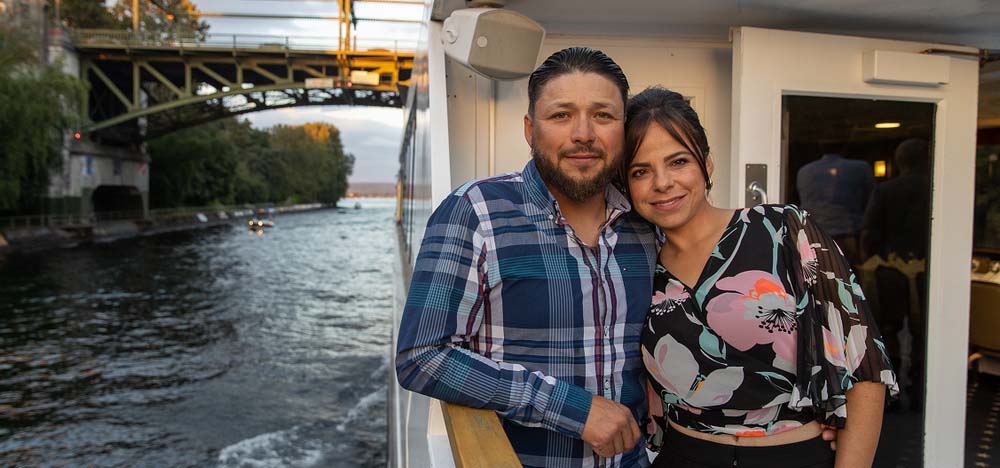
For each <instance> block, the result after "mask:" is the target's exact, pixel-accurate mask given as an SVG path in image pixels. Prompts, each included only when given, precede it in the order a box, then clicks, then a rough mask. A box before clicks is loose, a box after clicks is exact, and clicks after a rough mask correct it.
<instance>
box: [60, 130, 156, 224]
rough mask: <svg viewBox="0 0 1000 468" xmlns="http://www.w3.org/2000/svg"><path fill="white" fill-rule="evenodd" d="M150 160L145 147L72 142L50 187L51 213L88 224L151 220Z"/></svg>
mask: <svg viewBox="0 0 1000 468" xmlns="http://www.w3.org/2000/svg"><path fill="white" fill-rule="evenodd" d="M148 161H149V159H148V157H147V155H146V152H145V147H144V146H140V147H137V148H136V147H133V148H123V147H118V146H110V145H102V144H98V143H94V142H88V141H83V140H75V139H74V140H72V142H71V143H70V145H68V148H67V149H66V156H65V158H64V160H63V167H62V169H61V171H60V173H59V174H58V175H54V176H53V178H52V182H51V184H50V185H49V213H50V214H52V215H64V216H73V217H80V219H81V220H82V221H83V222H85V223H87V222H94V221H100V220H102V219H115V218H117V219H122V218H124V219H145V218H148V217H149V164H148Z"/></svg>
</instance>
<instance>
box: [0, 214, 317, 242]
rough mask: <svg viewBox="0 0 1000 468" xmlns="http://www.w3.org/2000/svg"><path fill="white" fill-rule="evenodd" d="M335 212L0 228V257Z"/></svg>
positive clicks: (177, 216)
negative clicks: (263, 218)
mask: <svg viewBox="0 0 1000 468" xmlns="http://www.w3.org/2000/svg"><path fill="white" fill-rule="evenodd" d="M329 208H335V206H334V205H325V204H321V203H312V204H301V205H289V206H280V207H270V208H266V209H260V210H257V211H254V210H252V209H243V210H233V211H213V212H210V211H203V212H187V213H175V214H163V215H158V216H155V217H152V218H149V219H136V220H112V221H98V222H95V223H93V224H87V225H65V226H58V227H53V226H30V227H20V228H17V227H15V228H2V227H0V253H10V252H34V251H38V250H46V249H55V248H72V247H77V246H80V245H86V244H100V243H107V242H113V241H116V240H120V239H130V238H134V237H141V236H155V235H158V234H164V233H168V232H177V231H188V230H194V229H203V228H208V227H212V226H219V225H223V224H231V223H236V222H239V223H243V222H246V220H248V219H250V218H252V217H254V216H255V215H257V214H258V213H259V214H260V215H262V216H276V215H280V214H283V213H301V212H305V211H315V210H322V209H329Z"/></svg>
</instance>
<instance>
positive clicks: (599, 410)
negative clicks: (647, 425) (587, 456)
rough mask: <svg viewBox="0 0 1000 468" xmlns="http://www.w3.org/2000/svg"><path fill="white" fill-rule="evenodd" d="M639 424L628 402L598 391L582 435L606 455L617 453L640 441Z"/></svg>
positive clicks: (596, 450)
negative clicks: (625, 402) (602, 395)
mask: <svg viewBox="0 0 1000 468" xmlns="http://www.w3.org/2000/svg"><path fill="white" fill-rule="evenodd" d="M639 437H641V435H640V433H639V425H638V424H637V423H636V422H635V418H634V417H632V412H631V411H629V409H628V408H626V407H625V405H622V404H619V403H615V402H613V401H611V400H609V399H607V398H604V397H599V396H597V395H594V396H593V397H591V399H590V414H589V415H587V423H586V424H584V426H583V434H582V435H581V437H580V438H582V439H583V441H584V442H586V443H588V444H590V446H591V447H593V448H594V452H595V453H597V454H598V455H600V456H602V457H613V456H615V455H617V454H619V453H623V452H625V451H626V450H631V449H632V448H633V447H635V444H636V443H638V442H639Z"/></svg>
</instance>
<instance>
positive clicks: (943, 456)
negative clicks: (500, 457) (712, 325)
mask: <svg viewBox="0 0 1000 468" xmlns="http://www.w3.org/2000/svg"><path fill="white" fill-rule="evenodd" d="M470 3H473V2H470ZM489 3H492V4H497V5H499V6H501V7H502V8H505V9H508V10H513V11H516V12H519V13H521V14H524V15H526V16H527V17H529V18H531V19H533V20H535V21H537V22H538V23H540V24H541V25H542V26H543V27H545V29H546V35H545V40H544V42H543V44H542V47H541V50H540V52H539V55H538V62H540V61H541V60H543V59H544V58H545V57H546V56H548V55H549V54H550V53H552V52H554V51H557V50H559V49H562V48H564V47H569V46H590V47H594V48H597V49H601V50H603V51H604V52H606V53H607V54H608V55H609V56H610V57H611V58H613V59H614V60H615V61H616V62H618V63H619V64H620V65H621V66H622V68H623V70H624V71H625V72H626V74H627V76H628V78H629V83H630V85H631V92H632V93H635V92H638V91H641V90H642V89H644V88H646V87H647V86H653V85H662V86H664V87H667V88H670V89H673V90H675V91H678V92H680V93H682V94H683V95H684V96H685V97H687V98H689V99H690V101H691V104H692V106H693V107H694V108H695V110H696V111H697V112H698V114H699V115H700V117H701V119H702V123H703V125H704V127H705V129H706V131H707V134H708V138H709V146H710V147H711V148H712V155H713V158H714V162H715V167H716V173H715V175H714V179H715V181H716V186H715V188H714V189H713V191H712V198H713V201H714V202H715V203H716V204H718V205H721V206H728V207H738V206H745V205H747V204H748V201H749V199H748V197H747V192H746V186H747V185H748V182H749V181H750V178H752V177H762V178H763V179H762V180H764V181H767V180H770V181H772V184H771V188H770V189H769V190H768V194H769V195H770V197H771V198H770V199H769V201H770V202H772V203H774V202H781V201H785V200H787V199H788V197H789V195H790V194H789V191H788V189H787V188H786V187H787V183H786V181H787V180H788V179H789V176H788V175H787V173H786V172H787V167H786V166H788V165H789V163H788V154H787V151H788V140H787V128H786V127H785V123H784V122H785V121H784V120H783V116H784V117H787V111H786V109H785V108H784V107H783V106H784V104H783V103H784V102H785V101H783V98H785V97H787V96H806V97H829V98H844V99H862V100H880V101H885V100H888V101H898V102H913V103H927V104H929V105H933V106H934V111H933V120H932V122H931V127H930V129H929V130H928V132H931V133H932V139H931V141H932V149H933V154H934V155H936V156H935V158H934V167H933V172H932V174H933V186H934V187H949V188H951V189H950V190H934V191H933V195H932V198H931V203H932V213H933V214H934V216H933V221H932V222H931V227H930V241H929V242H930V244H929V245H930V248H929V251H930V254H929V255H930V257H934V259H935V260H934V261H933V262H930V263H929V267H928V268H929V270H928V272H927V273H928V275H927V276H928V278H929V283H928V284H929V286H928V290H929V292H928V296H927V299H926V304H927V308H928V311H929V313H928V318H927V330H928V333H927V337H926V346H927V356H928V357H927V362H926V375H925V378H924V380H925V382H926V387H925V388H926V390H925V398H924V399H923V401H927V402H929V403H927V404H926V406H925V408H924V411H923V413H922V416H921V417H920V418H918V419H915V420H914V421H913V422H912V424H911V425H912V426H915V427H917V429H916V434H918V435H917V436H915V437H923V443H922V448H920V449H919V450H918V452H919V453H918V454H917V455H916V456H917V457H918V458H921V457H922V463H923V465H924V466H929V467H958V466H963V457H964V456H965V455H964V450H965V435H964V434H965V432H964V431H965V382H966V358H967V353H966V349H967V346H966V343H967V340H968V337H967V334H968V312H967V311H968V304H969V294H968V281H969V276H968V275H969V267H968V265H969V258H970V252H971V251H972V246H971V243H970V240H969V239H971V238H972V225H971V221H970V220H971V219H972V205H973V191H972V188H971V185H972V180H973V178H974V174H975V168H974V164H975V138H976V130H977V109H978V116H979V120H978V125H979V126H1000V99H998V98H997V97H996V96H998V95H1000V93H998V92H997V91H998V90H1000V73H998V72H997V71H993V70H1000V69H998V68H997V67H996V63H987V64H985V65H983V66H982V70H983V72H982V76H981V65H980V60H981V59H987V60H989V59H991V58H992V57H995V56H996V51H997V50H1000V28H997V27H996V25H997V24H1000V2H974V1H964V2H958V3H957V4H944V3H939V2H937V1H934V0H911V1H902V0H891V1H883V2H878V4H877V5H873V4H872V2H862V1H858V0H845V1H838V0H817V1H813V2H807V3H802V2H790V1H776V0H760V1H747V0H719V1H713V2H702V1H696V0H682V1H671V2H662V1H656V0H637V1H620V2H607V1H591V0H546V1H537V0H509V1H505V2H504V1H495V2H489ZM987 3H989V4H987ZM466 7H467V5H466V2H464V1H462V0H438V1H434V0H425V2H424V9H425V15H424V21H423V23H422V29H421V35H420V38H419V43H418V46H417V55H416V58H415V60H414V69H413V75H412V81H411V86H410V88H409V90H408V93H407V103H406V107H405V112H404V115H405V119H406V127H405V133H404V139H403V143H402V147H401V154H400V163H401V168H400V182H401V187H402V189H401V198H400V204H401V206H400V208H401V209H400V213H401V216H400V219H399V239H400V262H399V264H398V271H397V274H396V275H395V276H396V284H395V291H396V296H395V315H394V320H395V322H394V327H393V346H392V350H391V351H390V352H391V353H393V355H394V350H395V339H396V329H397V327H398V324H399V319H400V316H401V314H402V309H403V305H404V303H405V300H406V290H407V284H408V281H409V270H410V267H411V266H412V264H413V262H414V260H415V257H416V253H417V252H416V251H417V249H418V248H419V244H420V240H421V238H422V235H423V230H424V226H425V224H426V222H427V218H428V216H429V215H430V213H431V211H432V209H433V207H435V206H437V204H438V203H439V202H440V201H441V200H442V199H443V198H444V197H445V196H447V194H448V193H449V192H451V191H452V190H453V189H454V188H456V187H458V186H459V185H461V184H462V183H464V182H466V181H468V180H471V179H475V178H481V177H486V176H490V175H494V174H499V173H504V172H510V171H519V170H521V169H522V168H523V166H524V164H525V163H526V162H527V161H528V160H529V158H530V152H529V148H528V145H527V143H526V142H525V141H524V136H523V124H522V122H523V117H524V114H525V111H526V109H527V80H526V79H518V80H513V81H503V80H493V79H490V78H487V77H485V76H483V75H480V74H478V73H476V72H474V71H472V70H471V69H469V68H467V67H465V66H463V65H461V64H459V63H458V62H457V61H455V60H453V59H452V58H450V57H448V56H447V54H446V53H445V51H444V48H443V46H442V42H441V35H442V33H441V31H442V21H443V20H444V18H446V17H447V16H448V15H449V14H451V13H452V12H453V11H455V10H457V9H461V8H466ZM845 12H846V13H845ZM875 51H879V52H880V53H881V55H879V56H880V57H882V58H886V57H890V58H891V57H896V56H895V55H892V54H894V53H897V54H900V55H898V57H902V60H903V62H906V60H912V62H907V63H903V62H900V63H898V64H893V63H891V62H888V61H885V60H883V61H882V62H879V63H881V64H882V66H883V68H881V69H879V68H878V67H877V66H876V65H873V64H871V63H869V59H870V58H871V57H873V55H872V53H873V52H875ZM991 51H992V52H991ZM886 53H889V54H886ZM866 54H867V55H866ZM866 56H867V57H868V58H866ZM984 61H985V60H984ZM934 67H938V68H937V70H939V72H940V73H943V75H939V74H936V73H938V72H934V71H933V69H934ZM941 70H943V71H941ZM880 77H881V78H880ZM886 77H888V78H886ZM981 79H982V81H981ZM979 93H984V95H987V96H991V97H989V99H980V96H979ZM783 132H784V133H783ZM783 135H785V137H786V138H785V139H784V140H783V139H782V136H783ZM755 168H760V172H759V173H754V172H752V171H753V170H754V169H755ZM722 181H724V182H722ZM783 184H784V185H783ZM946 292H947V293H946ZM945 312H947V314H945ZM390 374H391V375H390V376H389V379H390V385H389V389H390V390H389V413H390V415H389V454H390V455H389V465H390V466H392V467H411V468H416V467H451V466H455V462H454V459H453V457H452V447H451V446H450V443H449V436H448V433H447V431H446V430H445V425H444V422H443V419H442V416H441V411H440V407H439V405H438V404H437V403H436V402H434V401H432V400H431V399H429V398H426V397H424V396H422V395H417V394H414V393H412V392H409V391H406V390H404V389H402V388H401V387H399V385H398V383H397V382H396V378H395V375H394V372H390ZM920 427H922V428H923V430H920ZM923 434H925V435H923ZM501 436H502V434H501ZM919 461H920V460H916V462H917V463H919ZM914 466H916V465H914Z"/></svg>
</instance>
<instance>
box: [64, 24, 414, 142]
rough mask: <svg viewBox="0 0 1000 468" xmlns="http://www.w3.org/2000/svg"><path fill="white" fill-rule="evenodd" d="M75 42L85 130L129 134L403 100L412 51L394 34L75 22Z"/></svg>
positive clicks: (114, 137)
mask: <svg viewBox="0 0 1000 468" xmlns="http://www.w3.org/2000/svg"><path fill="white" fill-rule="evenodd" d="M72 42H73V46H74V47H75V48H76V50H77V53H78V54H79V56H80V59H81V74H82V75H83V76H84V77H85V78H86V79H88V81H89V82H90V84H91V94H90V100H89V103H88V108H89V116H90V119H91V121H92V122H94V124H93V125H92V126H90V127H89V128H87V129H86V130H85V131H86V132H88V133H92V134H94V135H96V136H98V137H99V138H100V139H101V140H102V141H106V142H121V143H126V142H136V141H141V140H143V139H145V138H154V137H156V136H159V135H163V134H166V133H169V132H172V131H174V130H178V129H181V128H185V127H189V126H193V125H197V124H201V123H205V122H209V121H212V120H216V119H219V118H223V117H226V116H232V115H239V114H243V113H247V112H255V111H260V110H265V109H277V108H284V107H293V106H307V105H367V106H383V107H401V106H402V105H403V103H404V101H405V93H406V90H407V89H408V87H409V82H410V75H411V73H412V67H413V55H414V53H413V51H412V50H400V48H399V47H398V45H397V44H396V43H394V42H384V41H383V42H381V43H379V42H373V41H367V43H366V42H362V43H361V44H358V41H357V39H355V41H354V42H353V43H350V44H345V43H344V41H343V40H342V39H341V40H338V39H337V38H334V39H333V40H330V39H328V38H287V37H271V36H257V35H207V36H205V37H201V38H198V39H197V40H196V39H194V38H170V37H159V36H158V37H142V36H141V35H140V34H138V33H134V32H129V31H101V30H77V31H74V32H73V35H72ZM331 42H332V43H331ZM331 46H332V47H331Z"/></svg>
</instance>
